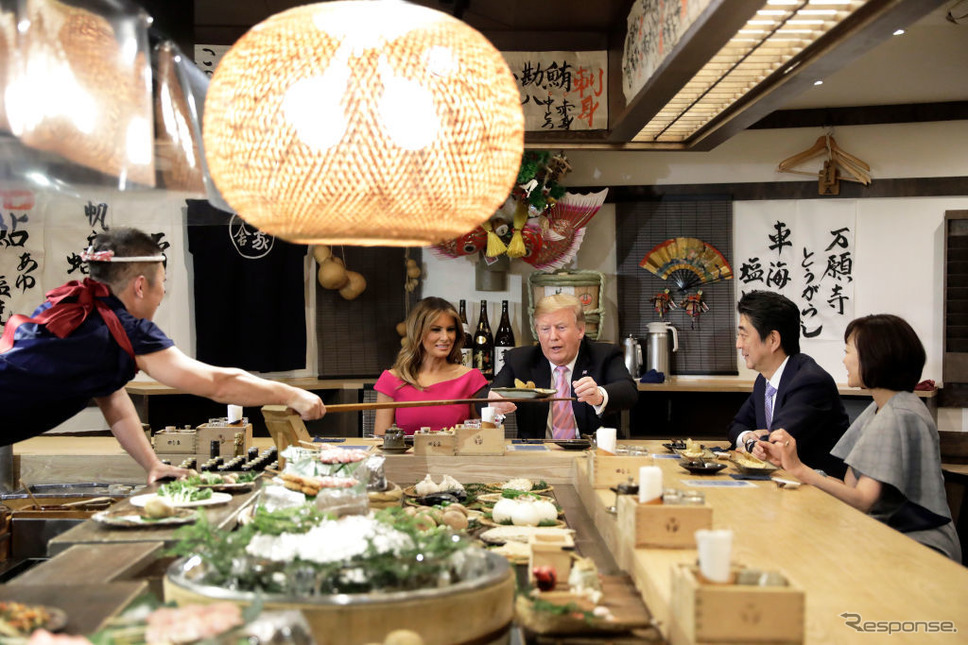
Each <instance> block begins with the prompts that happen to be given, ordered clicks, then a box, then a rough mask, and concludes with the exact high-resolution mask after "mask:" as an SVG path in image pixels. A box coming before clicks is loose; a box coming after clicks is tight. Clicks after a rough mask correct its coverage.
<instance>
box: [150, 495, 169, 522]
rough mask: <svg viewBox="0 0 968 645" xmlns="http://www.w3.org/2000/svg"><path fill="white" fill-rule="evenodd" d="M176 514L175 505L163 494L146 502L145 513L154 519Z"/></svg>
mask: <svg viewBox="0 0 968 645" xmlns="http://www.w3.org/2000/svg"><path fill="white" fill-rule="evenodd" d="M174 514H175V506H174V505H173V504H172V503H171V500H169V499H168V498H165V497H161V496H157V495H156V496H155V497H152V498H151V499H149V500H148V501H147V502H145V515H147V516H148V517H150V518H151V519H153V520H160V519H162V518H164V517H171V516H173V515H174Z"/></svg>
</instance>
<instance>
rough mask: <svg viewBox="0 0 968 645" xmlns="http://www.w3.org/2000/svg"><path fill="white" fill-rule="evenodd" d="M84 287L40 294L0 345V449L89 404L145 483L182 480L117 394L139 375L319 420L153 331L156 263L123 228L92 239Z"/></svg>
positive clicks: (277, 391) (292, 395)
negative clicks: (96, 409) (94, 406)
mask: <svg viewBox="0 0 968 645" xmlns="http://www.w3.org/2000/svg"><path fill="white" fill-rule="evenodd" d="M82 259H84V260H85V261H86V262H87V263H88V268H89V270H90V276H91V277H90V278H85V279H84V281H83V282H77V281H72V282H69V283H67V284H65V285H63V286H61V287H58V288H57V289H54V290H52V291H50V292H48V294H47V300H46V302H44V303H43V304H41V305H40V306H39V307H38V308H37V309H36V310H35V311H34V313H33V316H32V317H30V318H27V317H25V316H21V315H16V316H12V317H11V318H10V320H9V321H8V322H7V325H6V328H5V329H4V333H3V337H2V338H0V410H2V416H3V424H2V427H0V445H8V444H12V443H15V442H17V441H22V440H24V439H27V438H29V437H33V436H35V435H38V434H41V433H42V432H44V431H46V430H49V429H50V428H53V427H54V426H56V425H58V424H59V423H61V422H63V421H66V420H67V419H69V418H71V417H72V416H74V415H75V414H77V413H78V412H80V411H81V410H82V409H83V408H85V407H86V406H87V404H88V401H89V400H90V399H92V398H93V399H94V401H95V402H96V403H97V405H98V407H100V408H101V411H102V413H103V414H104V418H105V419H106V420H107V422H108V425H109V426H110V428H111V432H112V434H114V436H115V437H117V439H118V442H119V443H120V444H121V446H122V447H123V448H124V449H125V450H126V451H127V452H128V454H130V455H131V456H132V457H133V458H134V460H135V461H136V462H138V464H139V465H140V466H141V467H142V468H144V469H145V471H146V472H147V474H148V483H151V482H154V481H156V480H158V479H160V478H163V477H178V476H184V475H187V474H188V473H189V471H187V470H184V469H180V468H173V467H171V466H167V465H164V464H162V463H161V461H159V459H158V457H157V455H155V453H154V451H153V450H152V448H151V444H150V443H149V441H148V439H147V437H146V436H145V433H144V431H143V430H142V427H141V420H140V419H139V418H138V414H137V412H136V410H135V407H134V404H133V403H132V402H131V398H130V397H129V396H128V393H127V391H126V390H125V389H124V386H125V384H126V383H127V382H128V381H130V380H131V379H132V378H133V377H134V375H135V374H136V373H137V372H138V370H139V369H140V370H144V371H145V373H147V374H148V375H149V376H150V377H152V378H153V379H155V380H157V381H159V382H161V383H163V384H165V385H168V386H171V387H174V388H177V389H179V390H181V391H184V392H187V393H189V394H195V395H198V396H204V397H207V398H210V399H213V400H215V401H218V402H220V403H234V404H239V405H267V404H279V405H287V406H289V407H290V408H292V409H294V410H295V411H296V412H298V413H299V415H300V416H301V417H302V418H303V419H307V420H308V419H318V418H319V417H322V416H323V415H324V414H325V413H326V407H325V406H324V405H323V402H322V400H320V398H319V397H318V396H316V395H315V394H312V393H310V392H307V391H305V390H301V389H298V388H294V387H291V386H289V385H285V384H283V383H277V382H273V381H268V380H265V379H261V378H258V377H256V376H253V375H251V374H249V373H248V372H245V371H243V370H239V369H234V368H223V367H215V366H212V365H208V364H206V363H202V362H200V361H196V360H194V359H192V358H189V357H188V356H186V355H185V354H183V353H182V352H181V351H180V350H179V349H178V348H176V347H175V345H174V342H173V341H172V340H171V339H170V338H168V337H167V336H166V335H165V333H164V332H163V331H161V329H159V328H158V327H157V326H156V325H155V324H154V323H153V322H152V318H153V317H154V315H155V312H156V311H157V309H158V306H159V305H160V304H161V300H162V298H163V297H164V295H165V256H164V255H163V254H162V252H161V248H160V247H159V246H158V244H157V243H156V242H155V241H154V240H152V239H151V237H150V236H148V235H146V234H145V233H143V232H141V231H138V230H136V229H131V228H120V229H112V230H110V231H108V232H105V233H102V234H100V235H98V236H97V237H96V238H95V239H94V242H93V244H92V245H91V246H90V248H89V249H88V250H87V252H85V253H84V254H82Z"/></svg>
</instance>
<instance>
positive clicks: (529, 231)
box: [431, 150, 608, 270]
mask: <svg viewBox="0 0 968 645" xmlns="http://www.w3.org/2000/svg"><path fill="white" fill-rule="evenodd" d="M569 170H571V166H570V165H569V164H568V160H567V158H566V157H565V155H564V154H562V153H559V154H555V155H552V154H551V153H550V152H541V151H530V150H529V151H527V152H525V153H524V156H523V157H522V158H521V167H520V169H519V171H518V177H517V182H516V183H515V186H514V188H513V189H512V191H511V195H510V196H509V197H508V198H507V201H505V203H504V205H503V206H502V207H501V208H499V209H498V211H497V212H496V213H495V214H494V215H493V216H492V217H491V219H490V220H488V221H486V222H484V224H482V225H481V226H479V227H477V228H475V229H474V230H473V231H471V232H470V233H467V234H465V235H462V236H460V237H458V238H455V239H453V240H448V241H446V242H443V243H441V244H437V245H434V246H433V247H431V250H432V251H433V252H434V254H435V255H437V256H438V257H443V258H457V257H462V256H466V255H473V254H475V253H480V254H481V255H482V256H484V259H485V260H486V261H487V262H489V263H490V262H493V261H495V258H497V257H499V256H501V255H504V254H507V256H508V257H510V258H520V259H521V260H524V261H525V262H527V263H528V264H531V265H532V266H534V267H535V268H536V269H543V270H547V269H559V268H562V267H564V266H565V265H567V264H568V263H569V262H571V261H572V260H573V259H574V258H575V255H576V254H577V253H578V248H579V247H580V246H581V243H582V240H583V239H584V236H585V226H586V225H587V224H588V222H589V221H590V220H591V218H592V217H594V215H595V213H597V212H598V209H600V208H601V206H602V204H603V203H605V196H606V195H607V194H608V190H607V189H605V190H602V191H600V192H598V193H592V194H589V195H581V194H578V193H569V192H566V191H565V188H564V186H562V185H561V184H560V183H559V181H560V180H561V178H562V177H563V176H564V175H565V174H567V173H568V171H569Z"/></svg>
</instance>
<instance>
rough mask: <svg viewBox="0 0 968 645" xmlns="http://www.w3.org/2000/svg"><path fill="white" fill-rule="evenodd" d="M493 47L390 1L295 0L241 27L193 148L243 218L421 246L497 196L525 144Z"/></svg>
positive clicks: (481, 212) (318, 240)
mask: <svg viewBox="0 0 968 645" xmlns="http://www.w3.org/2000/svg"><path fill="white" fill-rule="evenodd" d="M520 103H521V101H520V95H519V92H518V89H517V86H516V84H515V81H514V78H513V76H512V74H511V71H510V70H509V69H508V66H507V64H506V63H505V61H504V59H503V57H502V56H501V54H500V52H499V51H497V49H495V48H494V46H493V45H491V43H490V42H488V41H487V40H486V39H485V38H484V37H483V36H482V35H481V34H480V33H478V32H477V31H475V30H474V29H472V28H471V27H469V26H467V25H466V24H464V23H463V22H461V21H459V20H457V19H455V18H452V17H451V16H448V15H447V14H445V13H441V12H439V11H434V10H432V9H427V8H424V7H420V6H417V5H412V4H408V3H406V2H401V1H399V0H370V1H366V0H363V1H337V2H323V3H318V4H312V5H305V6H300V7H296V8H293V9H290V10H288V11H284V12H282V13H279V14H277V15H275V16H272V17H270V18H268V19H267V20H265V21H264V22H262V23H260V24H258V25H256V26H255V27H253V28H252V29H251V30H250V31H249V32H248V33H247V34H246V35H245V36H243V37H242V38H241V39H240V40H239V41H238V42H237V43H236V44H235V45H234V46H233V47H232V49H230V50H229V51H228V52H227V53H226V54H225V57H224V58H223V59H222V61H221V62H220V64H219V66H218V68H217V69H216V71H215V75H214V77H213V78H212V82H211V85H210V86H209V89H208V94H207V97H206V102H205V114H204V127H203V133H204V134H203V137H204V144H205V157H206V160H207V162H208V166H209V169H210V172H211V174H212V178H213V179H214V181H215V184H216V186H217V187H218V189H219V192H220V193H221V194H222V196H223V197H224V198H225V200H226V201H227V202H228V203H229V204H230V205H231V206H232V208H234V209H235V210H236V211H237V212H238V213H239V215H240V216H241V217H242V218H243V219H245V220H246V221H247V222H249V223H250V224H252V225H253V226H256V227H258V228H259V229H261V230H262V231H264V232H266V233H269V234H272V235H275V236H277V237H280V238H283V239H286V240H289V241H293V242H299V243H315V244H356V245H391V246H413V245H424V244H431V243H436V242H441V241H443V240H447V239H451V238H453V237H456V236H458V235H461V234H463V233H466V232H467V231H469V230H471V229H473V228H474V227H476V226H478V225H479V224H480V223H481V222H483V221H484V220H486V219H487V218H488V217H489V216H490V215H492V214H493V213H494V211H495V210H496V209H497V208H498V207H499V206H500V205H501V204H502V203H503V202H504V200H505V199H506V198H507V195H508V193H509V192H510V190H511V187H512V185H513V183H514V180H515V179H516V176H517V172H518V166H519V165H520V161H521V153H522V150H523V146H524V117H523V114H522V111H521V105H520Z"/></svg>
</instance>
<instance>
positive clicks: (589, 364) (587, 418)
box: [491, 339, 639, 439]
mask: <svg viewBox="0 0 968 645" xmlns="http://www.w3.org/2000/svg"><path fill="white" fill-rule="evenodd" d="M583 376H590V377H592V378H593V379H595V382H596V383H598V384H599V385H600V386H601V387H603V388H605V391H606V392H608V405H607V406H605V410H604V412H603V415H602V418H599V416H598V415H597V414H595V409H594V408H593V407H592V406H590V405H588V404H587V403H579V402H578V401H573V402H572V404H571V407H572V409H573V410H574V411H575V419H576V420H577V421H578V430H579V432H581V433H583V434H587V433H590V432H594V431H595V430H597V429H598V428H600V427H601V426H602V425H605V422H606V421H607V422H609V423H611V424H613V425H614V426H615V427H618V420H617V419H616V415H617V413H618V412H619V411H621V410H627V409H629V408H631V407H633V406H634V405H635V403H636V402H637V401H638V398H639V391H638V388H637V387H636V385H635V381H633V380H632V377H631V375H630V374H629V371H628V369H627V368H626V367H625V359H624V357H623V354H622V352H621V350H620V349H619V348H618V347H616V346H615V345H610V344H608V343H593V342H591V341H589V340H587V339H582V341H581V346H580V347H579V348H578V358H577V359H576V361H575V370H574V373H573V374H572V377H571V380H572V382H574V381H577V380H578V379H580V378H582V377H583ZM515 378H517V379H520V380H522V381H525V382H527V381H534V384H535V386H536V387H542V388H550V387H553V386H552V384H551V365H550V363H549V362H548V359H547V358H545V355H544V353H543V352H542V351H541V347H540V346H539V345H534V346H532V347H518V348H517V349H512V350H511V351H509V352H507V353H506V354H505V355H504V367H503V368H502V369H501V372H500V373H499V374H498V375H497V376H496V377H495V378H494V382H493V383H492V384H491V386H492V387H514V379H515ZM572 396H574V391H572ZM548 405H549V404H548V403H522V404H520V405H518V409H517V411H516V412H515V413H514V414H515V418H516V419H517V422H518V436H519V437H521V438H528V439H543V438H544V437H545V430H546V428H547V425H548Z"/></svg>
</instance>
